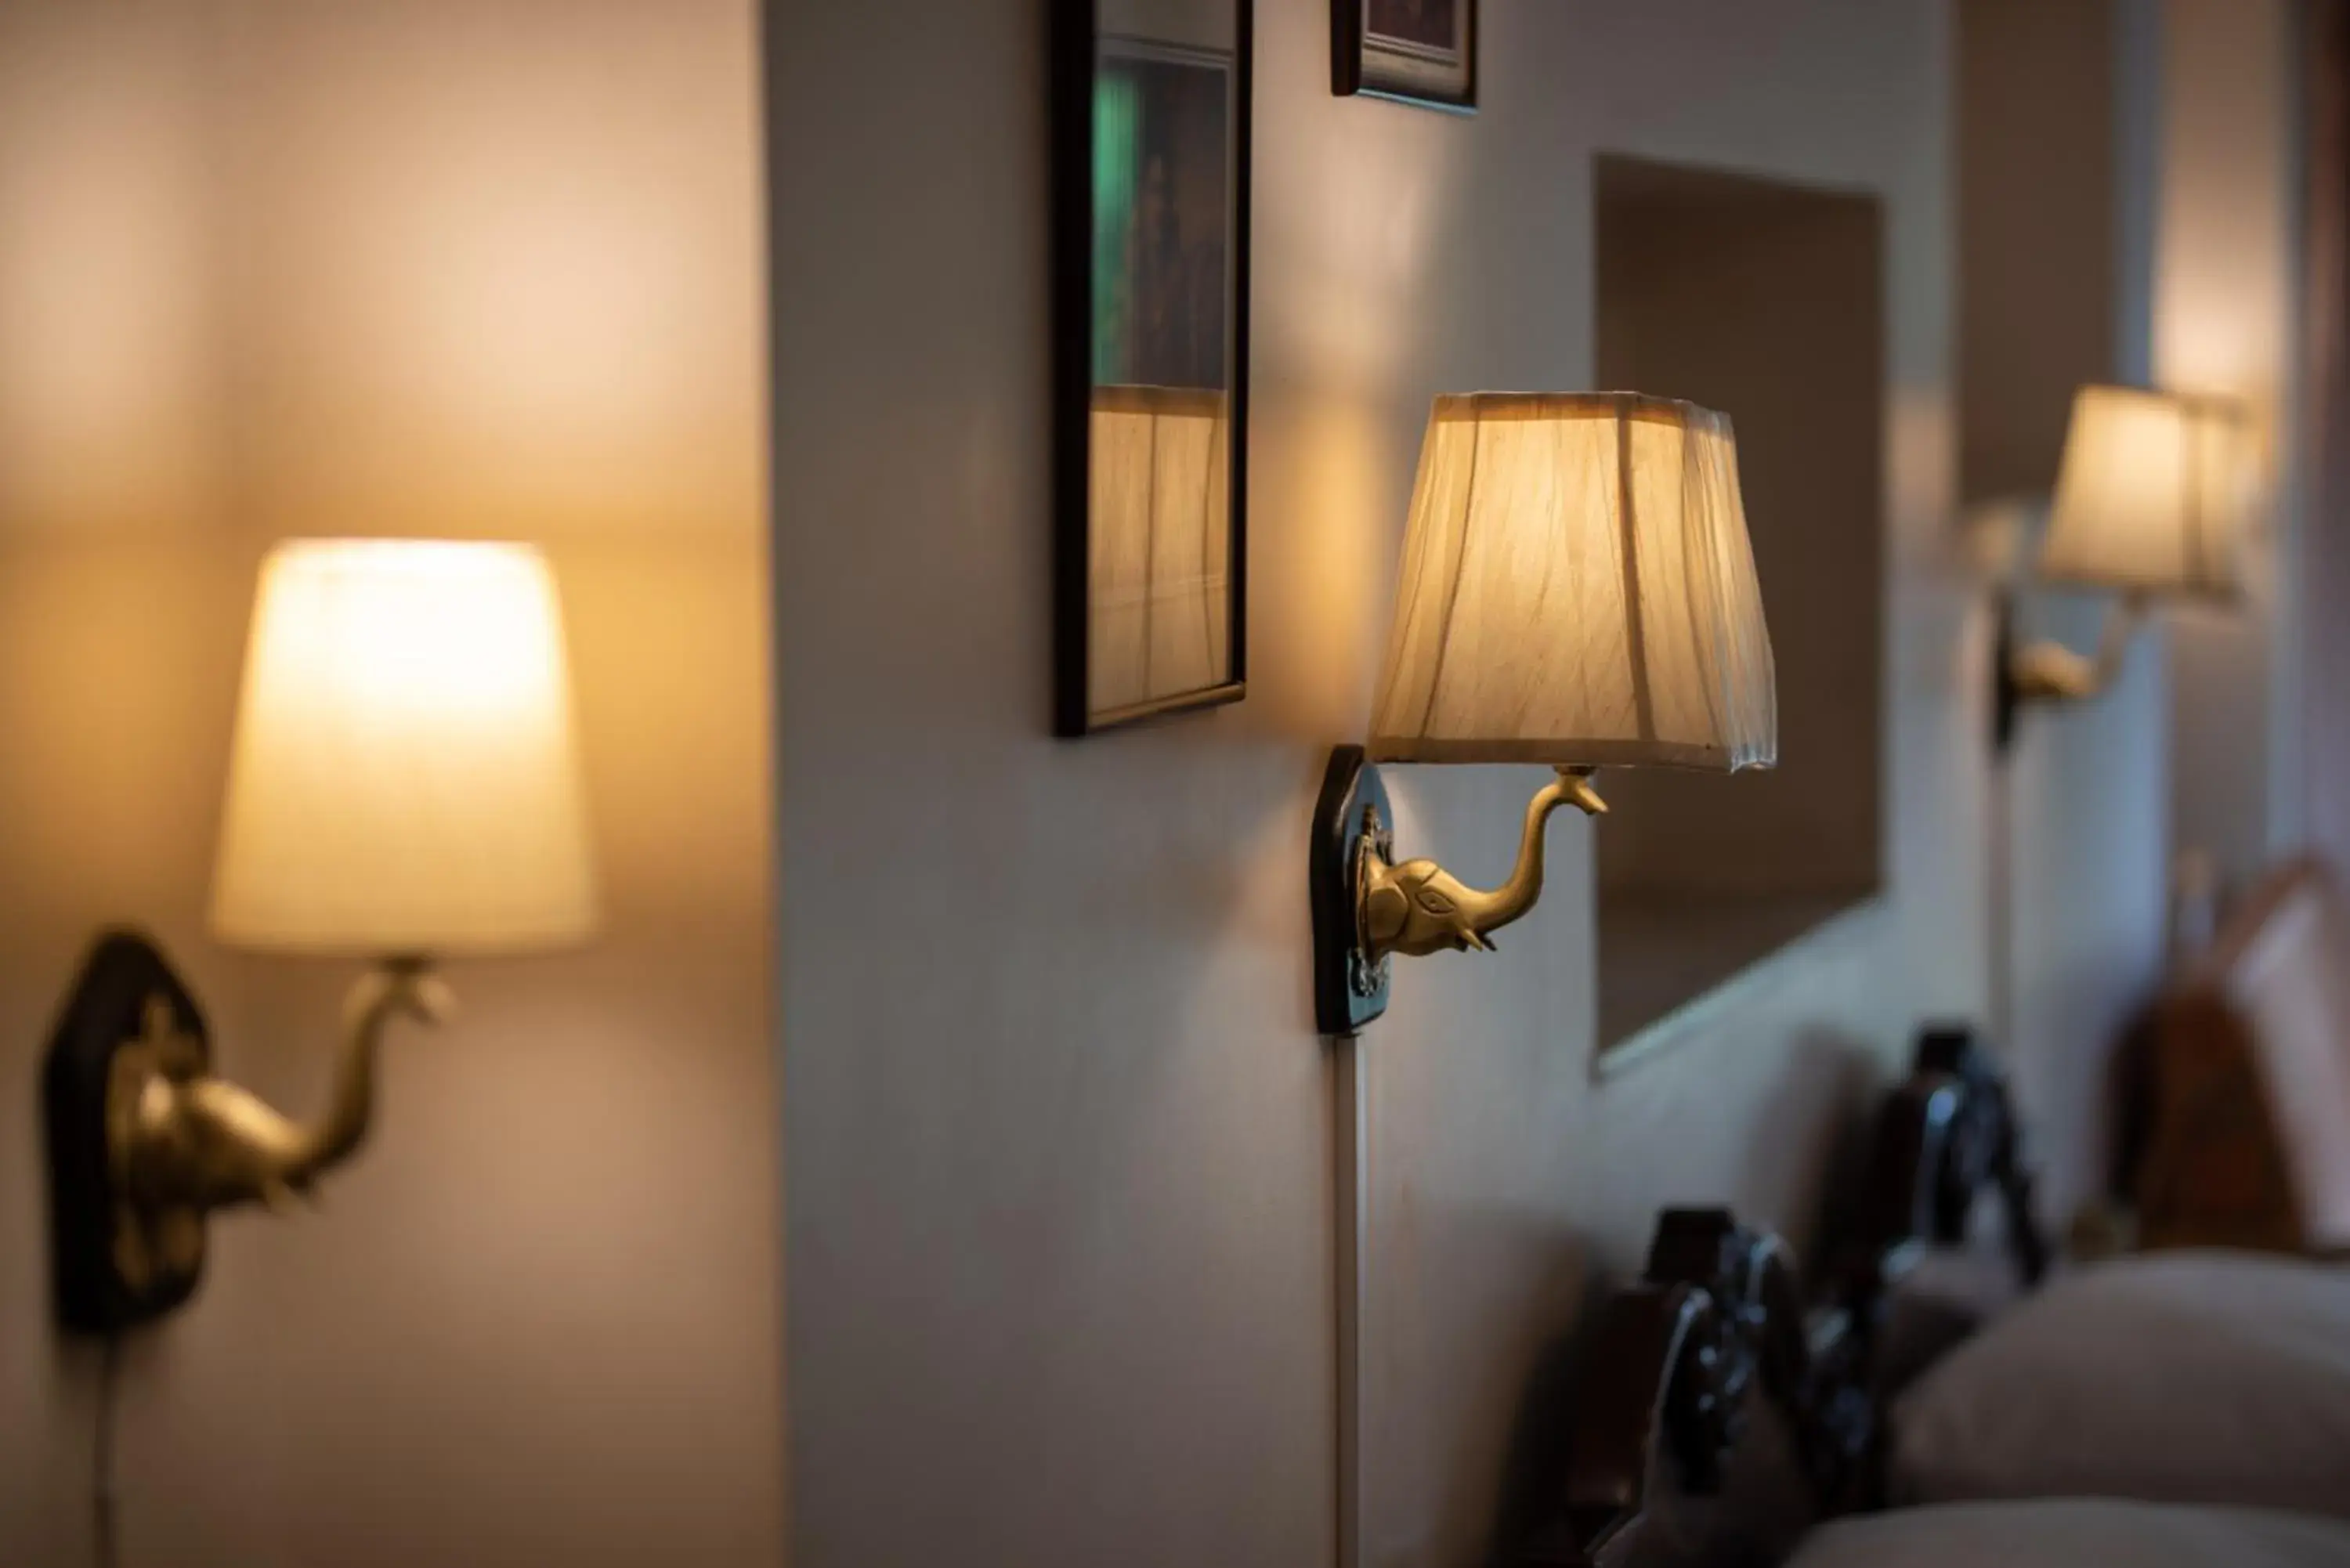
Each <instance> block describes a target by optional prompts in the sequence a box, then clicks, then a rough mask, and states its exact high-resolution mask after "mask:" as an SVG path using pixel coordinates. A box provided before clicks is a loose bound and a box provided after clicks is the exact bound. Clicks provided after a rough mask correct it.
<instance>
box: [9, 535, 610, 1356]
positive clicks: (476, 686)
mask: <svg viewBox="0 0 2350 1568" xmlns="http://www.w3.org/2000/svg"><path fill="white" fill-rule="evenodd" d="M595 921H596V890H595V876H594V868H593V865H592V862H591V858H590V854H589V847H588V835H587V810H586V800H585V792H584V790H583V787H582V780H581V774H580V767H579V759H578V752H577V742H576V739H575V736H574V733H573V724H572V712H571V691H570V676H569V671H568V669H567V663H566V659H565V655H564V639H563V626H562V616H561V611H560V608H559V607H558V604H557V601H556V589H555V581H554V578H553V576H551V575H550V573H549V572H548V570H547V567H546V563H545V561H544V560H543V559H541V557H540V556H539V555H538V553H537V552H536V550H533V549H530V548H527V547H525V546H522V545H485V544H442V543H421V542H413V541H348V540H335V541H320V540H305V541H299V542H295V543H290V544H286V545H281V546H279V547H278V548H277V549H276V551H275V552H273V553H272V554H271V556H270V557H269V559H268V561H267V562H266V563H265V566H263V569H262V575H261V587H260V594H259V597H258V600H257V603H256V607H255V614H254V622H253V631H252V640H251V642H250V644H249V646H248V649H247V651H246V657H245V667H244V690H243V693H242V696H241V698H240V700H239V704H238V709H237V718H236V729H235V736H234V742H233V745H232V751H231V758H230V764H229V777H228V794H227V802H226V806H225V810H224V815H223V820H222V826H221V836H220V846H219V858H218V862H217V865H216V867H215V870H214V874H213V898H212V912H211V925H212V929H213V933H214V934H215V935H216V936H218V937H219V938H220V939H221V940H223V941H224V942H227V943H230V944H232V945H234V946H237V947H242V948H247V949H253V950H261V951H274V952H289V953H300V954H309V955H319V956H331V955H345V956H358V957H363V958H367V959H369V960H372V961H374V967H373V968H372V969H371V970H370V971H369V973H368V974H367V975H366V976H365V977H363V978H362V979H361V980H360V981H359V983H358V985H357V986H356V988H355V989H354V991H353V992H352V995H351V998H350V1002H349V1006H348V1011H347V1016H346V1018H345V1025H344V1034H343V1040H342V1045H341V1050H340V1054H339V1056H338V1065H337V1069H336V1077H335V1086H334V1090H333V1094H332V1096H331V1099H330V1103H329V1108H328V1111H327V1113H326V1115H325V1116H324V1117H323V1118H322V1119H321V1120H319V1121H318V1122H317V1123H315V1124H311V1125H308V1126H303V1125H298V1124H296V1123H294V1122H292V1121H290V1120H288V1119H287V1118H286V1117H285V1116H281V1115H280V1114H279V1113H278V1112H276V1110H274V1109H272V1108H271V1107H270V1106H267V1105H265V1104H264V1103H263V1102H262V1101H261V1100H260V1099H258V1098H257V1097H255V1096H254V1095H252V1094H251V1093H249V1092H248V1091H246V1090H244V1089H243V1088H241V1087H239V1086H238V1085H236V1084H234V1083H233V1082H231V1081H230V1080H228V1079H227V1078H225V1077H222V1076H219V1075H216V1074H215V1073H214V1071H213V1062H212V1047H211V1041H210V1036H209V1034H208V1033H207V1031H206V1028H205V1023H204V1019H203V1012H201V1011H200V1010H199V1008H198V1007H197V1004H196V1002H195V999H194V998H193V997H192V995H191V994H190V992H189V991H188V989H187V987H186V986H185V985H184V984H182V981H180V979H179V977H178V976H177V975H175V974H174V973H173V972H172V969H171V966H170V965H169V964H168V963H167V962H166V961H164V959H163V956H162V955H161V953H160V952H159V951H158V950H156V948H155V947H154V945H153V944H152V943H151V942H150V941H148V940H146V939H145V938H144V937H141V936H140V935H138V934H136V933H133V932H129V931H116V932H111V933H109V934H108V935H106V936H104V937H102V938H101V939H100V940H99V943H98V945H97V946H96V948H95V949H94V950H92V952H91V954H90V956H89V958H88V961H86V963H85V964H84V966H83V969H82V971H81V974H80V977H79V979H78V981H77V982H76V984H75V987H74V990H73V992H72V993H71V996H70V997H69V999H68V1002H67V1004H66V1008H65V1012H64V1014H63V1016H62V1018H61V1020H60V1022H59V1023H58V1025H57V1033H56V1034H55V1036H54V1038H53V1039H52V1041H51V1044H50V1048H49V1054H48V1057H47V1063H46V1065H45V1075H44V1085H43V1087H44V1096H45V1100H46V1106H45V1109H46V1113H47V1132H48V1148H49V1163H50V1188H51V1198H52V1205H53V1215H52V1220H53V1224H52V1234H53V1237H54V1242H55V1250H56V1254H57V1256H56V1263H57V1307H58V1315H59V1318H60V1320H61V1321H62V1322H63V1323H64V1324H66V1325H67V1326H68V1327H71V1328H76V1329H83V1330H88V1331H92V1332H99V1333H114V1332H119V1331H120V1330H122V1329H124V1328H128V1327H130V1326H132V1325H134V1324H139V1323H140V1322H144V1321H146V1320H148V1319H151V1318H154V1317H157V1316H160V1315H161V1314H164V1313H167V1312H169V1311H171V1310H172V1308H174V1307H176V1306H178V1305H179V1304H180V1303H182V1302H184V1301H185V1300H187V1298H188V1297H189V1295H191V1294H192V1293H193V1291H194V1290H195V1287H196V1284H197V1282H198V1280H199V1278H200V1276H201V1273H202V1271H203V1258H204V1239H205V1220H206V1217H207V1216H208V1215H209V1214H210V1213H211V1212H212V1211H213V1210H218V1209H224V1208H230V1207H233V1206H236V1205H241V1204H249V1203H260V1204H265V1205H267V1206H269V1207H271V1208H273V1209H283V1208H284V1207H286V1204H287V1203H288V1202H289V1200H290V1199H291V1197H292V1195H294V1194H296V1193H307V1192H308V1191H309V1190H310V1189H312V1188H313V1186H314V1185H315V1184H316V1183H317V1180H318V1179H319V1178H320V1177H321V1176H323V1175H324V1174H325V1173H326V1172H327V1171H328V1170H329V1169H331V1168H334V1167H335V1166H337V1165H338V1164H340V1163H341V1162H342V1161H344V1160H346V1159H348V1158H350V1156H351V1155H352V1154H353V1153H354V1152H355V1151H356V1150H357V1149H358V1148H359V1145H360V1143H361V1141H362V1140H363V1139H364V1138H365V1137H366V1136H367V1133H368V1128H369V1122H370V1121H371V1119H372V1116H373V1110H374V1103H375V1069H376V1055H377V1051H378V1048H379V1046H380V1043H381V1041H382V1038H383V1034H384V1032H385V1030H386V1028H387V1027H388V1026H389V1025H390V1023H392V1022H393V1021H394V1020H397V1019H410V1020H414V1021H417V1022H421V1023H432V1022H434V1021H437V1020H439V1019H441V1018H442V1017H444V1016H445V1015H446V1012H447V1011H448V1008H449V1006H450V999H449V992H448V990H447V988H446V987H445V986H444V985H443V984H442V981H440V979H439V978H438V977H437V976H436V975H435V973H434V972H433V967H432V966H433V962H434V961H435V960H437V959H440V958H443V957H452V956H457V955H468V956H470V955H479V954H491V953H509V952H515V951H525V950H546V949H553V948H558V947H563V946H567V945H569V944H572V943H576V942H578V941H582V940H586V939H587V936H588V935H589V934H590V933H591V931H592V929H593V927H594V925H595Z"/></svg>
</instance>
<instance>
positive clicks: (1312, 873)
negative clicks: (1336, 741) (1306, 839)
mask: <svg viewBox="0 0 2350 1568" xmlns="http://www.w3.org/2000/svg"><path fill="white" fill-rule="evenodd" d="M1394 826H1395V815H1394V813H1393V812H1392V811H1391V810H1390V809H1389V808H1388V792H1387V788H1386V786H1385V785H1383V784H1381V783H1380V782H1379V770H1378V769H1377V768H1376V767H1373V766H1372V765H1371V764H1370V763H1367V762H1366V761H1365V760H1364V757H1363V748H1362V747H1360V746H1333V747H1332V748H1331V749H1330V765H1329V767H1328V768H1327V769H1326V771H1325V772H1324V774H1323V775H1322V795H1321V798H1320V800H1319V801H1318V802H1317V803H1316V804H1315V807H1314V845H1313V851H1312V856H1311V864H1310V865H1309V867H1308V868H1307V874H1308V878H1309V880H1310V882H1311V883H1312V887H1313V897H1314V1019H1315V1028H1317V1029H1319V1030H1320V1031H1321V1032H1322V1033H1325V1034H1352V1033H1355V1032H1356V1031H1357V1030H1359V1029H1360V1028H1362V1026H1363V1025H1364V1024H1366V1023H1370V1022H1371V1020H1373V1019H1375V1018H1377V1017H1378V1015H1379V1014H1381V1013H1382V1012H1386V1011H1387V1010H1388V961H1387V960H1384V959H1383V960H1381V961H1379V962H1378V963H1376V964H1373V963H1367V962H1365V961H1364V960H1363V954H1362V948H1361V946H1360V942H1361V936H1360V933H1359V931H1358V930H1357V924H1356V894H1357V888H1359V887H1360V885H1361V878H1362V863H1363V853H1364V849H1365V847H1366V844H1367V842H1369V843H1376V844H1377V845H1378V846H1379V850H1380V853H1381V854H1385V855H1390V856H1391V855H1392V853H1393V848H1394V845H1393V841H1392V840H1391V839H1390V838H1389V836H1388V835H1389V834H1391V833H1392V831H1393V830H1394Z"/></svg>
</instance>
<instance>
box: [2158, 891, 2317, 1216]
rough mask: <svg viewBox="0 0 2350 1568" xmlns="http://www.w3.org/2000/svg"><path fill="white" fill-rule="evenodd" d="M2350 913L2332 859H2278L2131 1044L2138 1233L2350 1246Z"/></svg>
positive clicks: (2171, 989)
mask: <svg viewBox="0 0 2350 1568" xmlns="http://www.w3.org/2000/svg"><path fill="white" fill-rule="evenodd" d="M2345 958H2350V914H2345V906H2344V898H2343V892H2342V888H2341V886H2340V884H2339V883H2338V881H2337V880H2336V878H2335V877H2334V875H2333V874H2332V872H2331V871H2329V870H2328V869H2327V868H2326V867H2324V865H2322V864H2321V863H2319V862H2317V861H2315V860H2298V861H2294V862H2292V863H2290V864H2287V865H2285V866H2282V867H2278V868H2277V869H2276V870H2274V871H2272V873H2270V874H2269V875H2268V876H2267V877H2264V878H2263V879H2262V882H2261V883H2260V884H2259V885H2258V886H2257V887H2255V888H2253V890H2252V891H2251V893H2250V894H2248V895H2247V896H2246V897H2245V898H2243V899H2242V900H2241V901H2240V902H2239V903H2238V904H2237V906H2236V908H2235V909H2233V910H2232V911H2231V912H2230V916H2229V918H2228V919H2227V921H2226V923H2225V925H2224V926H2223V927H2222V929H2220V933H2219V936H2218V939H2217V940H2215V941H2214V942H2213V943H2212V945H2211V947H2210V950H2207V951H2205V952H2204V953H2202V954H2200V955H2199V956H2198V957H2197V958H2196V959H2195V960H2194V961H2192V962H2191V963H2190V964H2189V966H2188V968H2187V970H2186V971H2185V972H2184V973H2182V974H2181V975H2180V976H2179V977H2178V980H2177V981H2176V982H2175V983H2174V984H2172V985H2171V986H2170V988H2169V989H2168V990H2167V991H2166V992H2165V993H2164V994H2163V996H2162V997H2161V998H2160V999H2159V1000H2158V1002H2156V1004H2155V1006H2154V1008H2153V1010H2152V1012H2150V1013H2149V1014H2148V1016H2147V1020H2146V1022H2145V1023H2144V1025H2143V1026H2142V1027H2141V1028H2140V1029H2139V1030H2137V1032H2136V1033H2135V1034H2134V1036H2133V1038H2132V1039H2131V1040H2130V1041H2129V1042H2128V1043H2127V1044H2126V1045H2125V1047H2124V1052H2123V1057H2122V1064H2121V1065H2122V1072H2121V1077H2122V1080H2123V1089H2122V1096H2121V1098H2122V1110H2121V1122H2122V1129H2123V1131H2122V1138H2121V1140H2120V1141H2121V1145H2122V1147H2121V1150H2120V1155H2119V1162H2120V1164H2121V1167H2122V1169H2121V1173H2120V1179H2119V1182H2118V1186H2119V1187H2120V1189H2121V1190H2120V1192H2119V1193H2118V1194H2117V1196H2119V1197H2121V1198H2122V1199H2123V1200H2124V1201H2125V1202H2126V1203H2127V1204H2129V1205H2130V1206H2131V1207H2132V1208H2133V1209H2134V1210H2135V1212H2136V1215H2137V1240H2138V1245H2139V1246H2140V1247H2142V1248H2145V1249H2147V1250H2158V1249H2163V1248H2172V1247H2232V1248H2241V1249H2249V1250H2252V1251H2274V1252H2297V1253H2332V1252H2339V1251H2343V1250H2344V1249H2345V1248H2350V988H2345V987H2344V986H2343V985H2342V984H2341V982H2340V980H2339V978H2338V977H2339V971H2340V969H2341V966H2342V964H2343V962H2344V961H2345Z"/></svg>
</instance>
